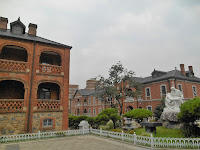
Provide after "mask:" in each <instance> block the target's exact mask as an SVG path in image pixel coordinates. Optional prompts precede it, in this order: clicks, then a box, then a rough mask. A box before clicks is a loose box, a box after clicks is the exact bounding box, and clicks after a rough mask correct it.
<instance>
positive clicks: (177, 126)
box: [163, 121, 183, 129]
mask: <svg viewBox="0 0 200 150" xmlns="http://www.w3.org/2000/svg"><path fill="white" fill-rule="evenodd" d="M163 126H164V127H165V128H169V129H181V127H182V126H183V124H182V123H180V122H172V121H164V122H163Z"/></svg>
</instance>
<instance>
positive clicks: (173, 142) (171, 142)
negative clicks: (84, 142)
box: [0, 128, 200, 149]
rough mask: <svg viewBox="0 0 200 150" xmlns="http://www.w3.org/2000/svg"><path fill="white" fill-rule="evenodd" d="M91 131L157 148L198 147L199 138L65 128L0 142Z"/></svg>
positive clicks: (8, 137) (9, 136)
mask: <svg viewBox="0 0 200 150" xmlns="http://www.w3.org/2000/svg"><path fill="white" fill-rule="evenodd" d="M89 133H92V134H94V135H99V136H104V137H110V138H114V139H118V140H122V141H126V142H130V143H133V144H134V145H144V146H150V147H152V148H153V147H159V148H187V149H191V148H193V149H199V147H200V138H161V137H160V138H158V137H153V136H152V134H151V136H150V137H147V136H139V135H136V134H135V133H134V134H126V133H124V132H123V131H122V132H111V131H105V130H102V129H100V130H98V129H92V128H90V129H84V128H83V129H79V130H66V131H53V132H40V131H39V132H38V133H27V134H18V135H4V136H0V143H3V142H10V141H21V140H31V139H41V138H52V137H63V136H70V135H85V134H89Z"/></svg>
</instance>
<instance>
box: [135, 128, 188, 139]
mask: <svg viewBox="0 0 200 150" xmlns="http://www.w3.org/2000/svg"><path fill="white" fill-rule="evenodd" d="M134 131H135V133H136V134H137V135H142V134H144V133H146V132H145V128H144V127H143V128H136V129H134ZM153 136H154V137H171V138H184V137H185V136H184V134H183V133H182V131H181V129H168V128H165V127H156V134H155V133H154V134H153Z"/></svg>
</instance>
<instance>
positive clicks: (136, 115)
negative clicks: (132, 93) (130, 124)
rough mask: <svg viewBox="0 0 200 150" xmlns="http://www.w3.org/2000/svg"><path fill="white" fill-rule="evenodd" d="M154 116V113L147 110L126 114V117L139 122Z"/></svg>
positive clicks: (134, 110)
mask: <svg viewBox="0 0 200 150" xmlns="http://www.w3.org/2000/svg"><path fill="white" fill-rule="evenodd" d="M152 115H153V113H152V111H150V110H147V109H140V108H139V109H133V110H131V111H128V112H127V113H125V114H124V117H127V118H133V119H137V120H138V121H140V120H142V119H143V118H148V117H151V116H152Z"/></svg>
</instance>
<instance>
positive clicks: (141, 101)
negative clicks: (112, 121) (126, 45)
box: [71, 64, 200, 116]
mask: <svg viewBox="0 0 200 150" xmlns="http://www.w3.org/2000/svg"><path fill="white" fill-rule="evenodd" d="M188 69H189V70H188V71H185V68H184V64H181V65H180V71H179V70H177V69H175V70H171V71H168V72H163V71H158V70H154V71H153V72H152V73H151V76H149V77H145V78H139V77H134V78H133V80H134V81H136V82H139V83H141V84H142V85H143V88H142V91H141V93H142V94H141V95H139V96H138V97H137V98H132V97H126V99H125V100H124V109H125V110H124V112H127V111H129V110H132V109H137V108H144V109H149V110H152V111H153V110H155V107H156V106H157V105H158V104H160V102H161V99H162V97H165V96H166V94H167V93H169V92H171V91H170V88H171V86H172V85H174V86H175V87H176V88H178V89H180V90H181V91H182V92H183V95H184V100H189V99H192V98H194V97H196V96H199V95H200V78H197V77H195V75H194V71H193V67H192V66H189V67H188ZM95 83H96V81H95V80H88V81H87V86H86V88H85V89H82V90H78V91H77V92H76V93H75V95H74V99H73V100H72V104H71V109H72V114H74V115H89V116H95V115H97V114H98V113H99V112H101V111H102V110H103V109H105V108H110V107H111V103H110V102H109V103H107V104H106V105H104V104H102V102H101V101H99V100H98V99H97V98H96V96H95V94H96V91H95V88H94V85H95ZM89 85H90V86H89ZM92 85H93V87H92ZM124 85H125V86H126V83H124ZM133 90H134V89H133ZM112 103H113V104H115V103H117V101H115V100H114V99H113V101H112ZM105 106H106V107H105Z"/></svg>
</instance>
